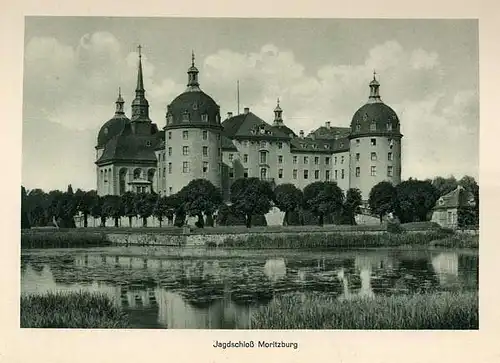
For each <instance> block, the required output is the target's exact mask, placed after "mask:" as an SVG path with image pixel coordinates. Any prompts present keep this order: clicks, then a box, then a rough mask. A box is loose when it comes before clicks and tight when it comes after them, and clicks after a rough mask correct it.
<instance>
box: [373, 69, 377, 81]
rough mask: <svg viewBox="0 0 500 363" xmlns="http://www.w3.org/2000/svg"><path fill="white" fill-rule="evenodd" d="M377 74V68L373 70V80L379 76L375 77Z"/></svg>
mask: <svg viewBox="0 0 500 363" xmlns="http://www.w3.org/2000/svg"><path fill="white" fill-rule="evenodd" d="M376 75H377V72H376V71H375V69H374V70H373V80H374V81H376V80H377V78H375V76H376Z"/></svg>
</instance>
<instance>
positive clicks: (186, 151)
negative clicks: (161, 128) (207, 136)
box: [160, 146, 221, 161]
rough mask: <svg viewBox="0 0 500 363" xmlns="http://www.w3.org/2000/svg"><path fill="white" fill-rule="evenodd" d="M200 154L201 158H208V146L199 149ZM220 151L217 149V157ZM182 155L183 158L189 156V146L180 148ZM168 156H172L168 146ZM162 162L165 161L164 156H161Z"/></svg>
mask: <svg viewBox="0 0 500 363" xmlns="http://www.w3.org/2000/svg"><path fill="white" fill-rule="evenodd" d="M201 153H202V155H203V156H208V146H203V147H202V148H201ZM220 153H221V151H220V149H218V156H220ZM182 155H183V156H189V146H183V147H182ZM168 156H172V147H171V146H169V148H168ZM163 158H164V160H165V155H164V156H163ZM160 161H161V157H160Z"/></svg>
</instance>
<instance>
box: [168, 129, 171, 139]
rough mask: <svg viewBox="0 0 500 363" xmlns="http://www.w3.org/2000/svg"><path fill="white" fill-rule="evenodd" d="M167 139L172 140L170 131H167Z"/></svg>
mask: <svg viewBox="0 0 500 363" xmlns="http://www.w3.org/2000/svg"><path fill="white" fill-rule="evenodd" d="M168 139H169V140H172V131H169V132H168Z"/></svg>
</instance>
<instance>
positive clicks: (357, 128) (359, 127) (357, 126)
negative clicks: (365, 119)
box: [356, 124, 361, 132]
mask: <svg viewBox="0 0 500 363" xmlns="http://www.w3.org/2000/svg"><path fill="white" fill-rule="evenodd" d="M356 131H358V132H359V131H361V124H356Z"/></svg>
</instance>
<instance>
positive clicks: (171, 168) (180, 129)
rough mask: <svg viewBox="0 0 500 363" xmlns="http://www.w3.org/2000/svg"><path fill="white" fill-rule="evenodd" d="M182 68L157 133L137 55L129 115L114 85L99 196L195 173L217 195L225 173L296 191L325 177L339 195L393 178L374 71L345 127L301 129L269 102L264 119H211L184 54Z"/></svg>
mask: <svg viewBox="0 0 500 363" xmlns="http://www.w3.org/2000/svg"><path fill="white" fill-rule="evenodd" d="M139 50H140V49H139ZM187 73H188V84H187V88H186V90H185V91H184V92H183V93H181V94H180V95H179V96H177V97H176V98H175V99H174V100H173V101H172V102H171V103H170V104H169V105H168V106H167V113H166V126H165V127H164V128H163V130H159V129H158V126H157V125H156V124H155V123H153V122H152V121H151V119H150V118H149V103H148V101H147V99H146V97H145V93H146V92H145V89H144V81H143V74H142V62H141V54H140V52H139V64H138V74H137V87H136V90H135V95H136V96H135V99H134V100H133V102H132V115H131V118H130V119H129V118H128V117H127V116H126V115H125V112H124V101H123V98H122V96H121V92H119V95H118V99H117V101H116V112H115V115H114V116H113V118H111V119H110V120H109V121H107V122H106V123H105V124H104V125H103V126H102V127H101V129H100V131H99V134H98V137H97V146H96V162H95V164H96V174H97V175H96V176H97V180H96V182H97V191H98V194H99V195H107V194H112V195H121V194H123V193H125V192H127V191H133V192H155V193H158V194H160V195H162V196H163V195H171V194H175V193H177V192H178V191H179V190H181V188H182V187H184V186H185V185H187V184H188V183H189V182H190V181H191V180H193V179H199V178H203V179H207V180H209V181H210V182H212V183H213V184H214V185H215V186H217V187H220V188H221V190H222V193H223V195H224V197H225V198H226V199H227V198H228V197H229V190H230V187H231V183H232V182H233V181H234V180H236V179H238V178H243V177H258V178H260V179H263V180H268V181H271V182H273V183H274V184H275V185H278V184H283V183H292V184H294V185H295V186H297V187H298V188H300V189H303V188H304V187H305V186H306V185H308V184H310V183H313V182H316V181H335V182H336V183H337V184H338V185H339V187H340V188H341V189H342V190H344V192H345V191H347V189H349V188H358V189H359V190H361V193H362V197H363V200H365V201H366V200H367V199H368V196H369V193H370V190H371V188H372V187H373V186H374V185H376V184H377V183H379V182H381V181H389V182H392V183H393V184H398V183H400V182H401V139H402V136H403V135H402V134H401V132H400V122H399V118H398V116H397V115H396V113H395V112H394V110H393V109H392V108H390V107H389V106H387V105H386V104H385V103H384V102H382V99H381V97H380V94H379V87H380V84H379V82H378V81H377V80H376V78H375V74H374V77H373V80H372V81H371V82H370V84H369V88H370V95H369V98H368V101H367V102H366V103H365V104H364V105H363V106H361V107H360V108H359V109H358V110H357V111H356V112H355V113H354V116H353V117H352V121H351V125H350V127H334V126H331V125H330V123H329V122H326V123H325V125H324V126H322V127H319V128H318V129H316V130H315V131H313V132H311V133H310V134H309V135H307V136H305V135H304V132H303V131H300V132H299V134H298V135H297V134H296V133H295V132H294V131H293V130H291V129H290V128H289V127H287V126H286V124H285V121H284V119H283V110H282V108H281V107H280V104H279V100H278V102H277V106H276V108H275V109H274V120H273V122H272V123H268V122H266V121H264V120H263V119H261V118H260V117H259V116H257V115H255V114H254V113H252V112H251V111H250V109H249V108H245V109H244V112H243V113H242V114H237V115H233V114H232V113H228V114H227V117H226V118H225V120H221V115H220V106H219V105H218V104H217V103H216V102H215V101H214V100H213V99H212V97H210V96H209V95H208V94H206V93H205V92H203V91H202V90H201V88H200V84H199V81H198V74H199V71H198V69H197V68H196V66H195V63H194V55H193V57H192V64H191V67H190V68H189V69H188V72H187Z"/></svg>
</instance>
